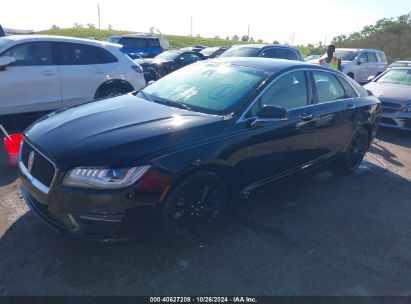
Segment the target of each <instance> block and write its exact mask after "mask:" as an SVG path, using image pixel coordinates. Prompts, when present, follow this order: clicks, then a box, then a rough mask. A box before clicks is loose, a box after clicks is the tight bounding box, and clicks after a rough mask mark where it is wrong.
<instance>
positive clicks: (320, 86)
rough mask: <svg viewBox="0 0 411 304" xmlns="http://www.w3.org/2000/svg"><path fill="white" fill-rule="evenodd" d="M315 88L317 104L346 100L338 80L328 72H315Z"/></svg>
mask: <svg viewBox="0 0 411 304" xmlns="http://www.w3.org/2000/svg"><path fill="white" fill-rule="evenodd" d="M313 76H314V82H315V87H316V89H317V103H324V102H328V101H333V100H338V99H344V98H345V97H346V96H345V92H344V89H343V87H342V86H341V84H340V83H339V82H338V80H337V78H335V76H334V75H333V74H331V73H327V72H313Z"/></svg>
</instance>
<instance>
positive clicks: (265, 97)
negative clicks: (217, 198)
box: [236, 71, 316, 187]
mask: <svg viewBox="0 0 411 304" xmlns="http://www.w3.org/2000/svg"><path fill="white" fill-rule="evenodd" d="M307 75H308V74H307V73H306V72H304V71H295V72H289V73H287V74H286V75H284V76H280V77H279V78H277V79H276V80H274V81H273V83H272V84H271V85H270V86H269V87H268V88H267V89H266V90H265V92H264V93H263V94H262V95H261V97H260V98H259V99H257V101H256V102H255V104H254V105H253V106H252V107H251V109H250V110H249V111H248V112H247V113H246V114H245V116H244V121H242V122H241V124H242V127H243V128H244V133H243V138H244V140H243V142H242V144H241V145H240V146H239V148H241V149H242V151H244V149H245V148H246V155H247V157H245V158H244V160H243V161H242V162H240V163H239V164H238V166H237V168H236V171H237V174H238V176H241V182H242V186H243V187H253V186H255V185H259V184H263V183H264V182H266V181H271V180H272V179H274V178H276V177H279V176H281V175H283V174H286V173H287V172H291V171H292V170H293V169H298V168H301V167H303V166H304V165H305V164H307V163H309V162H310V161H311V160H312V159H313V158H314V157H315V155H313V152H314V138H315V131H316V119H315V116H314V106H313V105H312V104H311V99H312V98H311V91H309V90H308V86H307V84H308V81H307V79H308V78H307ZM267 105H275V106H281V107H284V108H285V109H287V111H288V118H287V119H285V120H272V121H267V122H265V123H263V124H259V125H258V126H257V125H253V124H252V122H253V121H255V120H256V119H257V117H256V114H257V112H258V110H259V109H260V108H261V107H263V106H267Z"/></svg>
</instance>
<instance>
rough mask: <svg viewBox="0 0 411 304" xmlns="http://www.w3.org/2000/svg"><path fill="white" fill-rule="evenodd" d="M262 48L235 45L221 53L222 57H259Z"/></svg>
mask: <svg viewBox="0 0 411 304" xmlns="http://www.w3.org/2000/svg"><path fill="white" fill-rule="evenodd" d="M259 51H260V49H258V48H252V47H233V48H230V49H228V50H227V51H225V52H224V53H223V54H221V56H220V57H257V56H258V52H259Z"/></svg>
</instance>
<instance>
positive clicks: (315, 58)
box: [304, 55, 322, 63]
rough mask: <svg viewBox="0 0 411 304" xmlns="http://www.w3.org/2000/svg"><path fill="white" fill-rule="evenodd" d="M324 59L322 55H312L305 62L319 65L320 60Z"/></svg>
mask: <svg viewBox="0 0 411 304" xmlns="http://www.w3.org/2000/svg"><path fill="white" fill-rule="evenodd" d="M321 57H322V55H310V56H307V57H305V58H304V61H305V62H310V63H318V60H320V58H321Z"/></svg>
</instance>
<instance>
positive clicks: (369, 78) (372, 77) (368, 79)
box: [367, 76, 375, 81]
mask: <svg viewBox="0 0 411 304" xmlns="http://www.w3.org/2000/svg"><path fill="white" fill-rule="evenodd" d="M374 78H375V76H369V77H368V78H367V81H373V80H374Z"/></svg>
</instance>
